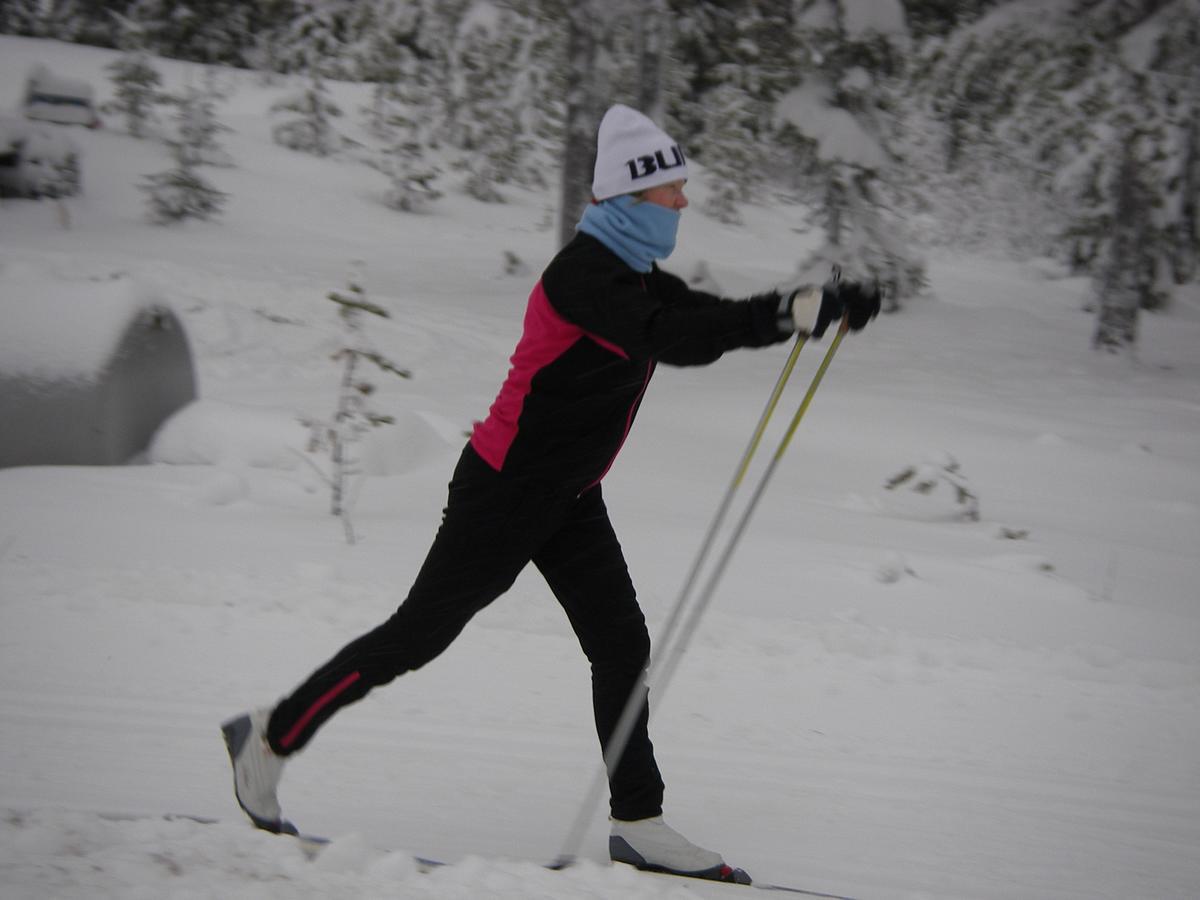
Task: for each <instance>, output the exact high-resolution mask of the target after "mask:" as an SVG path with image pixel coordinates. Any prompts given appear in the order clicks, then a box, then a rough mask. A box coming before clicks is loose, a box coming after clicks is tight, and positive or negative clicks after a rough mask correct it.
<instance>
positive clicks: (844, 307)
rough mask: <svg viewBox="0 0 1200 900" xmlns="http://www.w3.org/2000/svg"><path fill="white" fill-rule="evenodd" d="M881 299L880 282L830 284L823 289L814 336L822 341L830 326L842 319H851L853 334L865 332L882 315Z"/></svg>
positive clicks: (813, 331)
mask: <svg viewBox="0 0 1200 900" xmlns="http://www.w3.org/2000/svg"><path fill="white" fill-rule="evenodd" d="M880 299H881V298H880V294H879V282H874V283H872V284H869V285H864V284H859V283H858V282H857V281H841V280H838V281H831V282H829V284H827V285H825V287H824V288H822V289H821V310H820V312H818V313H817V324H816V325H814V326H813V330H812V336H813V337H815V338H819V337H820V336H821V335H823V334H824V333H825V329H826V328H828V327H829V323H830V322H837V321H839V320H840V319H841V318H842V317H843V316H847V317H849V319H850V330H851V331H862V330H863V329H864V328H866V327H867V323H868V322H870V321H871V320H872V319H873V318H875V317H876V316H877V315H879V306H880Z"/></svg>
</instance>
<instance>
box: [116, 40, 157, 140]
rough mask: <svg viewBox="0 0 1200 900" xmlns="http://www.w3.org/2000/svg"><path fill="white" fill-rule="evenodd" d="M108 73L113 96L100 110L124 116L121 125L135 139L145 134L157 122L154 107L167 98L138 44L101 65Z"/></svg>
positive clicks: (147, 56)
mask: <svg viewBox="0 0 1200 900" xmlns="http://www.w3.org/2000/svg"><path fill="white" fill-rule="evenodd" d="M105 68H106V69H107V70H108V71H109V72H111V73H112V82H113V87H114V94H115V98H114V99H113V101H112V102H111V103H107V104H105V106H104V111H105V112H108V113H116V114H119V115H123V116H124V117H125V127H126V128H127V129H128V131H129V133H130V134H131V135H132V136H133V137H135V138H142V137H145V136H146V135H147V134H148V133H149V131H150V130H151V129H152V128H153V127H154V126H155V125H157V123H158V116H157V115H156V114H155V111H154V110H155V107H156V106H158V105H160V104H162V103H165V102H167V101H168V100H169V99H170V97H169V96H168V95H167V94H165V93H163V92H162V91H161V90H160V89H159V88H160V87H161V85H162V76H161V75H160V74H159V73H158V70H157V69H155V68H154V66H153V64H152V63H151V61H150V54H149V53H148V52H146V51H145V50H144V49H141V48H140V47H138V48H135V49H132V50H129V51H127V52H126V53H125V54H124V55H122V56H121V57H120V58H119V59H117V60H116V61H115V62H112V63H110V64H109V65H107V66H106V67H105Z"/></svg>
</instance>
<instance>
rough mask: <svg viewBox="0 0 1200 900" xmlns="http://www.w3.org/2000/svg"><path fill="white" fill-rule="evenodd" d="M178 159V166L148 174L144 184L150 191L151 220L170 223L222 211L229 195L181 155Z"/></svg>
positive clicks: (213, 214)
mask: <svg viewBox="0 0 1200 900" xmlns="http://www.w3.org/2000/svg"><path fill="white" fill-rule="evenodd" d="M175 162H176V165H175V168H173V169H168V170H167V171H166V172H159V173H158V174H155V175H147V176H146V178H145V180H144V183H143V184H142V185H140V187H141V189H142V190H143V191H145V193H146V195H147V202H148V204H149V207H150V219H151V221H153V222H156V223H157V224H159V225H166V224H169V223H171V222H179V221H181V220H183V219H211V218H212V217H213V216H215V215H217V214H218V213H220V211H221V207H223V206H224V205H225V201H226V199H227V198H228V195H227V194H225V193H224V192H223V191H219V190H217V189H216V188H215V187H213V186H212V185H211V184H209V182H208V181H206V180H205V179H204V178H203V177H202V176H200V175H199V174H197V172H196V167H195V166H194V165H192V164H191V163H189V162H187V161H186V160H184V159H181V158H176V160H175Z"/></svg>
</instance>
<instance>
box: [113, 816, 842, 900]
mask: <svg viewBox="0 0 1200 900" xmlns="http://www.w3.org/2000/svg"><path fill="white" fill-rule="evenodd" d="M100 817H101V818H103V819H108V820H109V821H113V822H135V821H139V820H144V819H147V818H159V819H162V820H163V821H164V822H195V823H196V824H198V825H221V824H228V821H227V820H223V819H218V818H215V817H213V816H200V815H195V814H193V813H162V814H161V815H159V816H157V817H155V816H146V815H139V814H136V813H100ZM258 830H259V831H267V829H262V828H260V829H258ZM267 833H268V834H275V835H278V836H279V837H280V838H283V839H286V840H292V841H296V842H297V843H299V845H300V847H301V849H302V850H303V852H304V855H305V856H306V857H308V858H309V859H315V858H316V857H317V855H318V854H319V853H320V852H321V851H322V850H323V849H325V848H326V847H327V846H329V845H330V844H332V843H333V840H332V838H328V837H325V836H324V835H319V834H313V833H311V832H305V831H296V832H290V831H267ZM412 860H413V862H414V863H415V864H416V866H417V868H418V869H420V870H421V871H422V872H431V871H433V870H434V869H441V868H444V867H446V866H449V865H451V864H450V863H447V862H444V861H442V860H440V859H433V858H432V857H428V856H413V857H412ZM613 865H628V864H627V863H613ZM544 868H547V869H562V868H565V866H562V865H561V864H555V863H548V864H545V865H544ZM631 868H634V869H636V870H637V871H640V872H644V873H645V874H646V875H648V876H649V875H656V876H666V877H668V878H686V879H689V880H693V881H712V882H716V883H718V884H729V885H736V886H738V887H748V888H754V889H755V890H759V891H775V892H777V893H785V894H798V895H800V896H803V897H816V898H818V900H856V898H854V897H849V896H846V895H844V894H828V893H824V892H822V891H814V890H809V889H807V888H800V887H792V886H790V885H785V884H772V883H770V882H761V881H754V880H752V879H751V878H750V876H749V875H748V874H746V872H745V870H743V869H735V868H733V867H732V866H727V865H721V866H717V867H715V868H713V869H709V870H707V871H705V872H694V873H686V872H673V871H671V870H669V869H661V868H656V867H639V866H631Z"/></svg>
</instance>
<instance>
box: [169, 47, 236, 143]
mask: <svg viewBox="0 0 1200 900" xmlns="http://www.w3.org/2000/svg"><path fill="white" fill-rule="evenodd" d="M220 99H224V98H223V95H222V94H221V93H220V92H219V91H218V90H217V87H216V84H215V81H214V76H213V72H212V70H209V71H208V72H206V73H205V77H204V86H203V87H201V88H197V87H193V86H191V85H188V86H187V87H186V88H184V92H183V95H182V96H181V97H180V98H179V99H178V100H177V101H176V102H177V103H178V106H179V112H178V116H177V127H178V138H177V143H178V145H179V153H180V154H182V155H183V156H184V157H185V158H186V159H187V161H188V162H189V163H190V164H191V165H193V166H199V165H208V166H232V165H233V159H232V158H231V157H230V155H229V154H228V153H227V152H226V151H225V149H224V148H223V147H222V146H221V144H220V141H219V140H218V135H220V134H221V133H223V132H231V131H232V130H233V129H231V128H230V127H229V126H227V125H224V124H222V123H221V122H219V121H218V120H217V116H216V110H215V107H216V103H217V101H218V100H220Z"/></svg>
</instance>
